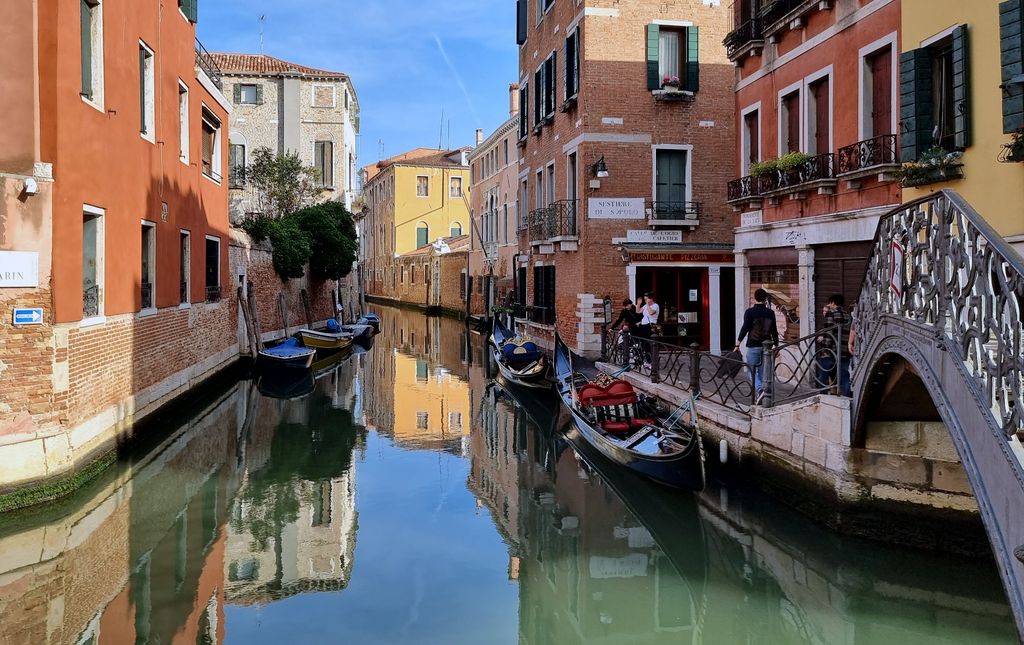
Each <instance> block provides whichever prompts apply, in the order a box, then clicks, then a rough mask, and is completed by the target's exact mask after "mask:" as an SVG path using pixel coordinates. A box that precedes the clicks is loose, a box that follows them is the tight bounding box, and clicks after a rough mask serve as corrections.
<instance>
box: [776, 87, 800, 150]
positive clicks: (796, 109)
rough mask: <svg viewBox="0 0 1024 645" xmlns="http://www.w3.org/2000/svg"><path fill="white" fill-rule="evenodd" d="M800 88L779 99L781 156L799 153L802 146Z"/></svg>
mask: <svg viewBox="0 0 1024 645" xmlns="http://www.w3.org/2000/svg"><path fill="white" fill-rule="evenodd" d="M800 94H801V92H800V88H799V87H798V88H797V89H794V90H792V91H790V92H786V93H784V94H782V95H781V96H780V97H779V155H780V156H781V155H784V154H786V153H788V152H799V151H800V149H801V144H800V123H801V118H800Z"/></svg>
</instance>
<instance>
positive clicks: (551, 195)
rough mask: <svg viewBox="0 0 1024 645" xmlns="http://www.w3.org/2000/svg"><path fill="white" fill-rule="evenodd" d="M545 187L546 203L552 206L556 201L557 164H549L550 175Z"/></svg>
mask: <svg viewBox="0 0 1024 645" xmlns="http://www.w3.org/2000/svg"><path fill="white" fill-rule="evenodd" d="M544 188H546V189H547V204H545V205H546V206H551V205H552V204H554V203H555V164H551V165H550V166H548V177H547V181H546V182H545V186H544Z"/></svg>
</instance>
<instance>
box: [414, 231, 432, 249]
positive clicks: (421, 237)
mask: <svg viewBox="0 0 1024 645" xmlns="http://www.w3.org/2000/svg"><path fill="white" fill-rule="evenodd" d="M428 235H429V232H428V229H427V227H426V226H420V227H419V228H417V229H416V248H420V247H423V246H426V245H427V244H428V242H427V236H428Z"/></svg>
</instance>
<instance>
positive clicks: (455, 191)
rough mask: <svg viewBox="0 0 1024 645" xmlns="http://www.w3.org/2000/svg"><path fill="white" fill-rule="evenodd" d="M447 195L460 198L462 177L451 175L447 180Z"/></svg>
mask: <svg viewBox="0 0 1024 645" xmlns="http://www.w3.org/2000/svg"><path fill="white" fill-rule="evenodd" d="M448 196H449V197H451V198H452V199H462V177H452V178H451V179H450V180H449V184H448Z"/></svg>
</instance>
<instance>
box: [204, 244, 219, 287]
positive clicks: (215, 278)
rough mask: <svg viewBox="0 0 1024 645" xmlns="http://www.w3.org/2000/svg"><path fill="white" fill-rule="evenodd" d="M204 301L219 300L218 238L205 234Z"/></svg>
mask: <svg viewBox="0 0 1024 645" xmlns="http://www.w3.org/2000/svg"><path fill="white" fill-rule="evenodd" d="M205 274H206V301H207V302H217V301H218V300H220V238H219V237H214V236H212V235H207V236H206V267H205Z"/></svg>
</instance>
